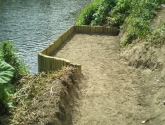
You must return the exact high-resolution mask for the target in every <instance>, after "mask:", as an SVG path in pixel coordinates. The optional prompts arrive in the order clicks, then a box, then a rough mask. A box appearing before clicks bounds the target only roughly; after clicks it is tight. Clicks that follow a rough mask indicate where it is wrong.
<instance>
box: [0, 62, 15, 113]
mask: <svg viewBox="0 0 165 125" xmlns="http://www.w3.org/2000/svg"><path fill="white" fill-rule="evenodd" d="M14 72H15V69H14V68H13V67H12V66H11V65H9V64H8V63H6V62H4V61H1V60H0V108H1V113H4V112H6V110H7V108H8V107H12V102H11V95H10V94H13V91H12V87H13V86H12V84H10V83H11V79H12V78H13V76H14ZM5 107H6V108H5Z"/></svg>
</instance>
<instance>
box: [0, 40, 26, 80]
mask: <svg viewBox="0 0 165 125" xmlns="http://www.w3.org/2000/svg"><path fill="white" fill-rule="evenodd" d="M0 59H1V60H3V61H5V62H6V63H8V64H10V65H11V66H13V68H15V73H14V79H17V78H19V76H21V75H24V74H28V73H29V70H28V68H27V66H26V65H25V63H24V61H23V60H20V59H19V56H18V54H17V50H16V49H15V47H14V45H13V43H12V42H10V41H4V42H1V44H0Z"/></svg>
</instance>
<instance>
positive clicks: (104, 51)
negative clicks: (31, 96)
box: [55, 34, 165, 125]
mask: <svg viewBox="0 0 165 125" xmlns="http://www.w3.org/2000/svg"><path fill="white" fill-rule="evenodd" d="M141 48H143V47H142V46H141ZM136 50H138V49H137V48H129V50H125V51H124V52H121V53H119V51H118V37H116V36H107V35H96V34H90V35H89V34H74V35H73V36H72V37H71V38H70V39H69V40H68V41H67V42H66V44H65V45H64V46H63V47H62V48H60V51H59V52H57V53H55V54H56V56H57V57H60V58H65V59H68V60H70V61H72V62H75V63H79V64H81V65H82V73H83V75H84V78H83V80H82V84H80V93H79V100H78V101H77V105H76V106H75V107H74V112H73V114H72V124H73V125H141V124H146V125H165V78H164V77H165V76H163V75H162V73H163V72H161V71H162V67H163V64H162V65H160V66H158V67H157V66H155V67H153V65H157V63H156V61H157V60H155V62H152V63H148V62H145V61H146V58H148V57H147V56H146V58H144V62H145V63H141V61H139V62H138V61H137V60H136V58H135V59H132V60H131V61H130V60H129V57H139V55H140V54H139V53H138V52H139V51H136ZM130 51H131V52H130ZM128 53H129V54H128ZM133 54H135V55H133ZM164 54H165V53H164ZM127 57H128V58H127ZM137 65H138V66H137ZM149 65H151V66H149ZM147 66H148V67H147Z"/></svg>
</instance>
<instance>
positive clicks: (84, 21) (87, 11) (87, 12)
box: [76, 0, 101, 25]
mask: <svg viewBox="0 0 165 125" xmlns="http://www.w3.org/2000/svg"><path fill="white" fill-rule="evenodd" d="M100 3H101V0H95V1H94V2H92V3H90V4H89V5H87V6H86V7H85V8H84V9H83V10H82V12H81V13H80V14H79V16H78V18H77V21H76V24H77V25H90V23H91V21H92V20H93V14H94V13H95V12H96V10H97V8H98V6H99V4H100Z"/></svg>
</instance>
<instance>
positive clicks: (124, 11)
mask: <svg viewBox="0 0 165 125" xmlns="http://www.w3.org/2000/svg"><path fill="white" fill-rule="evenodd" d="M132 1H133V0H118V2H117V4H116V6H115V7H114V8H113V10H112V12H111V13H110V16H109V17H107V20H108V24H109V25H111V26H117V27H119V26H121V25H122V24H123V22H124V20H125V18H126V17H127V16H128V15H129V14H130V9H131V3H132Z"/></svg>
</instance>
